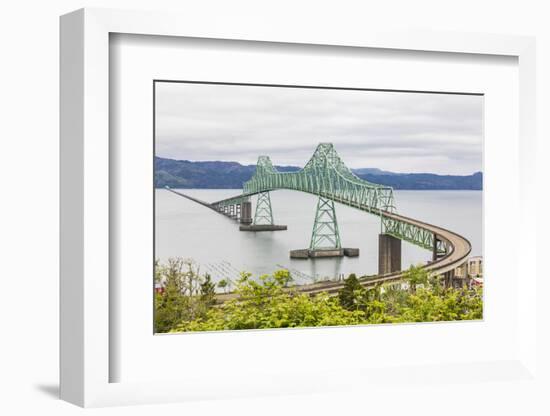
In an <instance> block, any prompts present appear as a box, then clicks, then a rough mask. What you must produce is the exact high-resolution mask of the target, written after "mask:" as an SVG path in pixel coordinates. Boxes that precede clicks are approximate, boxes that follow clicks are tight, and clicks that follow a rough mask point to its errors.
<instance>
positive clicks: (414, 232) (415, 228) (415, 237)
mask: <svg viewBox="0 0 550 416" xmlns="http://www.w3.org/2000/svg"><path fill="white" fill-rule="evenodd" d="M279 189H289V190H295V191H300V192H306V193H309V194H313V195H316V196H317V197H318V202H317V208H316V212H315V218H314V224H313V229H312V233H311V239H310V245H309V248H308V249H306V250H305V251H307V252H309V254H310V255H309V257H317V256H316V255H311V254H312V253H323V252H326V253H333V254H334V253H335V252H336V253H338V252H339V251H340V252H342V253H343V250H344V249H343V248H342V242H341V239H340V231H339V228H338V221H337V216H336V209H335V202H336V203H340V204H344V205H347V206H350V207H353V208H356V209H358V210H361V211H364V212H366V213H368V214H371V215H375V216H377V217H379V218H380V228H381V230H380V236H379V276H378V277H377V279H369V282H371V283H373V284H374V283H377V282H378V280H380V279H382V280H383V281H394V280H399V279H400V277H401V270H400V269H401V241H406V242H409V243H411V244H414V245H416V246H419V247H421V248H423V249H426V250H430V251H431V252H432V261H431V262H430V263H428V264H427V265H425V266H424V267H425V268H426V269H428V270H429V271H430V272H431V273H432V274H446V275H447V276H448V275H449V274H452V273H453V271H454V270H455V269H456V268H457V267H459V266H461V265H462V264H463V263H464V262H465V261H466V258H467V256H468V254H469V253H470V250H471V245H470V243H469V242H468V240H467V239H465V238H464V237H462V236H460V235H458V234H456V233H454V232H452V231H450V230H447V229H444V228H442V227H438V226H436V225H432V224H428V223H425V222H422V221H418V220H415V219H412V218H408V217H405V216H402V215H399V214H398V213H397V209H396V205H395V200H394V195H393V189H392V188H391V187H389V186H382V185H379V184H375V183H371V182H368V181H365V180H363V179H361V178H359V177H357V176H356V175H355V174H354V173H353V172H352V171H351V170H350V169H349V168H348V167H346V165H345V164H344V162H343V161H342V159H341V158H340V156H339V155H338V153H337V152H336V150H335V148H334V146H333V145H332V143H321V144H319V145H318V146H317V149H316V150H315V152H314V153H313V156H312V157H311V158H310V160H309V161H308V162H307V164H306V165H305V166H304V168H303V169H301V170H299V171H295V172H279V171H277V169H275V167H274V166H273V164H272V163H271V160H270V158H269V156H260V157H259V158H258V163H257V166H256V172H255V174H254V176H253V177H252V178H251V179H250V180H249V181H247V182H246V183H245V184H244V185H243V192H242V193H241V194H239V195H235V196H233V197H230V198H226V199H223V200H220V201H216V202H212V203H208V202H204V201H200V200H198V199H196V198H193V197H190V196H188V195H185V194H183V193H180V192H178V191H174V190H171V189H170V190H171V191H172V192H175V193H177V194H179V195H181V196H184V197H186V198H189V199H191V200H193V201H195V202H197V203H200V204H202V205H205V206H207V207H208V208H211V209H213V210H215V211H216V212H219V213H222V214H225V215H227V216H229V217H231V218H234V219H236V220H238V221H239V222H240V223H241V230H244V231H246V230H249V231H270V230H278V229H286V226H277V225H275V223H274V219H273V207H272V204H271V198H270V192H271V191H276V190H279ZM253 196H256V198H257V201H256V208H255V212H254V215H252V212H251V211H252V208H251V202H250V199H251V197H253ZM277 227H278V228H277ZM283 227H284V228H283ZM357 254H358V251H357ZM306 257H308V256H306ZM333 283H334V282H333ZM365 284H366V285H368V284H369V283H367V282H365ZM316 285H317V286H319V285H320V286H321V287H323V288H324V289H325V290H326V289H327V285H326V284H313V285H305V286H311V289H312V290H316V289H314V288H315V287H316ZM334 285H335V287H338V284H337V283H334ZM304 290H306V288H304ZM335 290H337V289H335Z"/></svg>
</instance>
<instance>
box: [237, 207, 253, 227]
mask: <svg viewBox="0 0 550 416" xmlns="http://www.w3.org/2000/svg"><path fill="white" fill-rule="evenodd" d="M240 222H241V224H252V202H250V201H243V202H241V219H240Z"/></svg>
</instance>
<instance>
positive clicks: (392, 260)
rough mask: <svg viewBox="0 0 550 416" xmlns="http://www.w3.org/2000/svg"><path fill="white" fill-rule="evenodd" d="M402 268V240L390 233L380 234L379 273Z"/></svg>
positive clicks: (391, 271)
mask: <svg viewBox="0 0 550 416" xmlns="http://www.w3.org/2000/svg"><path fill="white" fill-rule="evenodd" d="M399 270H401V240H400V239H399V238H396V237H394V236H392V235H389V234H379V235H378V274H387V273H393V272H397V271H399Z"/></svg>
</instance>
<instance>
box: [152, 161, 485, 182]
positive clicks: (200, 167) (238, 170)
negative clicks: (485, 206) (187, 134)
mask: <svg viewBox="0 0 550 416" xmlns="http://www.w3.org/2000/svg"><path fill="white" fill-rule="evenodd" d="M276 169H277V170H278V171H280V172H293V171H297V170H299V169H300V168H299V167H296V166H276ZM255 170H256V166H255V165H241V164H240V163H237V162H217V161H214V162H191V161H188V160H174V159H165V158H160V157H156V158H155V186H156V187H157V188H163V187H165V186H169V187H171V188H205V189H240V188H242V185H243V183H244V182H246V181H247V180H249V179H250V178H251V177H252V175H254V172H255ZM354 173H355V174H356V175H357V176H359V177H360V178H362V179H365V180H367V181H369V182H373V183H378V184H381V185H388V186H391V187H393V188H394V189H415V190H445V189H446V190H481V189H482V186H483V185H482V183H483V174H482V173H481V172H476V173H474V174H472V175H465V176H457V175H436V174H433V173H394V172H388V171H383V170H380V169H376V168H362V169H354Z"/></svg>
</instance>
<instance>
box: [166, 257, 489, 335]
mask: <svg viewBox="0 0 550 416" xmlns="http://www.w3.org/2000/svg"><path fill="white" fill-rule="evenodd" d="M155 279H156V281H157V282H161V283H162V285H163V288H164V290H163V292H161V293H157V294H156V299H155V325H156V331H157V332H182V331H216V330H235V329H260V328H296V327H314V326H334V325H359V324H375V323H399V322H431V321H454V320H471V319H481V318H482V313H483V301H482V293H481V289H479V288H475V289H469V288H466V287H464V288H460V289H453V288H445V287H443V285H442V284H441V282H440V280H439V279H435V278H429V277H428V275H427V273H426V272H425V271H424V270H423V269H422V268H420V267H411V268H410V269H409V270H408V271H407V273H406V274H405V278H404V283H403V284H393V285H385V286H377V287H374V288H370V289H366V288H364V287H362V286H361V284H360V280H359V279H358V278H357V277H356V276H355V275H354V274H352V275H350V276H349V277H348V278H347V279H346V280H345V284H344V288H343V289H342V290H341V291H340V292H339V294H338V296H329V295H328V294H327V293H321V294H318V295H314V296H309V295H305V294H301V293H300V292H298V291H297V290H296V289H295V288H293V287H292V286H291V283H292V277H291V275H290V274H289V272H288V271H287V270H279V271H276V272H275V273H273V275H264V276H260V277H259V278H258V279H252V276H251V275H250V274H249V273H243V274H242V275H241V277H240V278H239V279H238V280H237V282H235V287H234V288H232V292H233V293H234V294H235V297H234V298H233V299H231V300H229V301H226V302H225V303H223V304H218V305H216V304H215V285H214V283H212V281H211V278H210V276H208V275H205V276H201V275H200V274H199V273H198V271H197V270H196V269H195V268H194V265H193V263H192V262H191V261H185V260H181V259H171V260H169V262H168V264H167V265H164V266H160V265H157V268H156V275H155ZM226 287H227V282H224V283H222V284H221V287H220V288H221V289H226Z"/></svg>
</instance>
